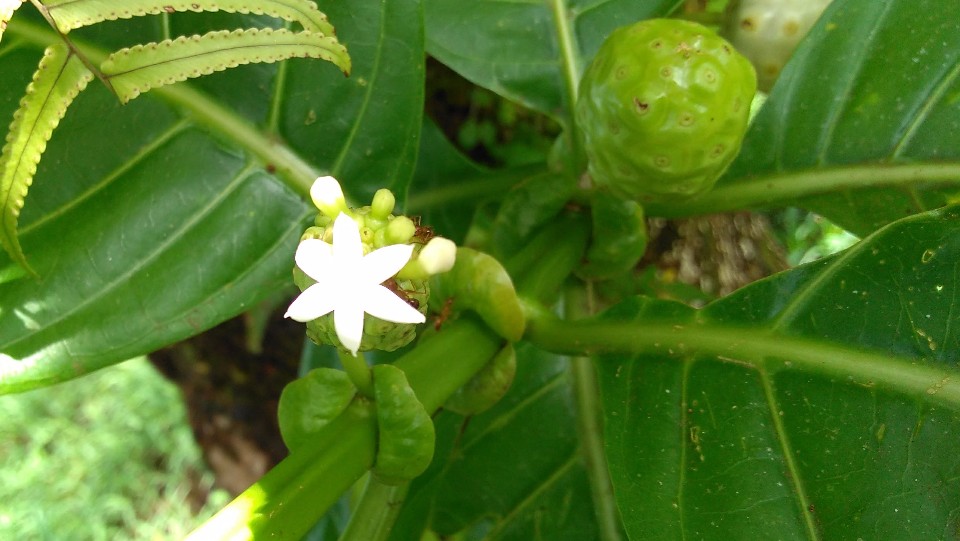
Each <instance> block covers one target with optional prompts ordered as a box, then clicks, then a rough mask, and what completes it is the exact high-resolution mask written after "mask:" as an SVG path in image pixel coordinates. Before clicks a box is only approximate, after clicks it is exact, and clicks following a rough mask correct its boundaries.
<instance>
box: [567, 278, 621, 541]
mask: <svg viewBox="0 0 960 541" xmlns="http://www.w3.org/2000/svg"><path fill="white" fill-rule="evenodd" d="M592 297H593V292H592V288H590V284H589V283H588V284H587V287H586V288H583V287H576V288H569V289H568V290H567V295H566V297H565V302H564V308H565V311H566V315H567V317H568V318H571V319H578V318H581V317H584V316H591V315H593V314H594V312H595V311H596V307H595V303H594V302H593V298H592ZM593 362H594V361H593V359H591V358H590V357H573V358H572V359H570V376H571V380H572V382H573V390H574V395H575V397H576V404H577V410H576V413H577V433H578V436H579V440H580V453H581V455H582V456H583V462H584V466H585V469H586V471H587V479H588V480H589V482H590V493H591V496H592V497H593V508H594V513H595V514H596V517H597V524H598V526H599V529H600V532H599V533H600V538H601V539H603V541H621V540H622V539H623V528H622V525H621V524H622V523H621V520H620V511H619V509H618V508H617V502H616V499H615V497H614V494H613V482H612V481H611V480H610V470H609V469H608V468H607V457H606V454H605V453H604V448H603V442H604V439H603V421H602V419H603V418H602V409H601V405H600V384H599V382H598V381H597V373H596V370H595V368H594V366H593Z"/></svg>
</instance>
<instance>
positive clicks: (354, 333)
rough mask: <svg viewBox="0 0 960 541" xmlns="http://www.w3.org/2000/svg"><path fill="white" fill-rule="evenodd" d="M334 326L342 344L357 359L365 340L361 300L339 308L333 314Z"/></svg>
mask: <svg viewBox="0 0 960 541" xmlns="http://www.w3.org/2000/svg"><path fill="white" fill-rule="evenodd" d="M333 326H334V328H336V330H337V338H339V339H340V343H341V344H343V347H345V348H347V349H348V350H350V353H352V354H353V356H354V357H356V356H357V350H358V349H360V340H361V339H363V308H362V307H361V305H360V302H359V299H355V300H354V302H352V303H344V304H341V305H340V306H337V309H336V311H334V312H333Z"/></svg>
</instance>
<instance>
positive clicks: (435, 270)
mask: <svg viewBox="0 0 960 541" xmlns="http://www.w3.org/2000/svg"><path fill="white" fill-rule="evenodd" d="M417 259H418V260H420V264H421V265H422V266H423V270H425V271H426V272H427V274H439V273H441V272H447V271H448V270H450V269H452V268H453V264H454V263H455V262H456V260H457V245H456V244H454V242H453V241H452V240H450V239H445V238H443V237H433V238H432V239H430V242H428V243H427V245H426V246H424V247H423V249H422V250H420V255H419V256H417Z"/></svg>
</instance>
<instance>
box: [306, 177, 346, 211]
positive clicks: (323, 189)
mask: <svg viewBox="0 0 960 541" xmlns="http://www.w3.org/2000/svg"><path fill="white" fill-rule="evenodd" d="M310 198H311V199H313V204H314V205H316V206H317V208H318V209H320V212H322V213H324V214H326V215H327V216H329V217H330V218H336V217H337V215H339V214H340V213H341V212H345V211H346V210H347V200H346V199H345V198H344V197H343V189H341V188H340V183H339V182H337V179H335V178H333V177H330V176H327V177H318V178H317V180H315V181H314V182H313V186H311V187H310Z"/></svg>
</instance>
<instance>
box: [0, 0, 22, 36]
mask: <svg viewBox="0 0 960 541" xmlns="http://www.w3.org/2000/svg"><path fill="white" fill-rule="evenodd" d="M22 3H23V2H22V0H0V40H2V39H3V31H4V30H6V29H7V23H8V22H10V19H11V18H12V17H13V12H14V11H17V8H18V7H20V4H22Z"/></svg>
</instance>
